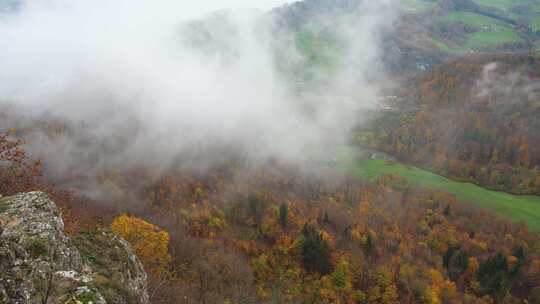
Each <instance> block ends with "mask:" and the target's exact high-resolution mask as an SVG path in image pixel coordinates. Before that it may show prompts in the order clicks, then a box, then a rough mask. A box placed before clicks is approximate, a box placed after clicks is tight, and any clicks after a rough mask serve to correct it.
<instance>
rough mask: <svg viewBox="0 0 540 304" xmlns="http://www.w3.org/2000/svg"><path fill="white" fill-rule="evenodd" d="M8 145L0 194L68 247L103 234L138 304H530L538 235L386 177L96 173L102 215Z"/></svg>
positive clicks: (237, 171)
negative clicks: (136, 280)
mask: <svg viewBox="0 0 540 304" xmlns="http://www.w3.org/2000/svg"><path fill="white" fill-rule="evenodd" d="M10 138H11V136H10V135H8V136H4V137H2V138H1V140H2V141H1V147H2V150H1V152H2V154H1V155H2V160H3V161H7V162H9V164H10V165H9V167H7V169H9V170H8V171H5V172H6V173H5V174H3V175H2V177H1V180H0V182H1V188H0V191H1V192H2V193H3V194H7V195H9V194H11V193H13V192H18V191H28V190H44V191H47V192H48V193H49V195H50V196H51V197H52V198H54V199H55V200H56V201H57V202H58V204H59V205H60V207H61V208H62V212H63V214H64V221H65V223H66V231H67V232H68V233H70V234H71V235H72V236H73V237H74V238H75V239H79V235H82V236H84V237H85V238H88V237H90V240H92V235H94V236H95V237H97V236H98V235H99V232H98V231H99V230H96V229H101V228H103V227H108V226H110V227H111V229H112V230H113V231H114V232H116V233H119V234H120V235H122V236H123V237H124V238H126V239H127V240H128V241H130V242H131V246H132V247H133V248H134V250H135V252H136V253H137V254H138V256H139V258H140V259H141V260H142V262H143V263H144V264H145V268H146V270H147V272H148V273H149V275H150V278H149V285H150V286H149V294H150V299H151V301H152V303H177V300H178V299H183V301H184V302H185V303H223V302H225V303H283V302H292V303H493V302H497V303H514V302H515V303H518V302H521V301H523V300H527V301H529V303H536V302H538V301H539V300H540V298H539V296H540V293H539V292H540V290H539V287H538V286H539V283H540V277H539V273H540V272H539V267H540V254H539V251H538V250H539V249H538V245H539V244H540V239H539V238H538V235H535V234H531V233H529V232H528V229H527V228H526V226H524V225H515V224H511V223H509V222H508V221H507V220H505V219H502V218H500V217H497V216H494V215H493V214H491V213H487V212H484V211H480V210H478V209H474V208H470V207H467V206H466V205H463V204H461V203H458V202H456V200H455V198H453V197H452V196H450V195H448V194H445V193H442V192H434V191H424V190H419V189H415V188H413V187H411V186H410V185H409V184H408V183H407V182H406V181H405V180H404V179H402V178H400V177H399V176H392V175H387V176H383V177H381V178H379V180H378V181H377V183H376V184H364V183H362V182H359V181H357V180H356V179H354V178H351V177H347V176H343V175H341V174H339V173H337V172H335V171H334V170H332V169H324V168H320V167H311V168H310V167H297V166H292V167H291V166H290V165H286V164H284V163H279V162H274V163H268V164H264V165H261V164H250V162H249V161H245V160H242V159H238V158H237V159H231V160H230V161H229V162H227V163H224V164H222V165H220V166H217V167H213V168H209V169H208V170H206V171H205V172H204V173H202V172H201V173H196V172H193V171H191V170H187V171H186V170H175V169H170V170H168V171H167V172H160V174H159V175H156V172H155V171H153V170H152V169H151V168H144V167H141V168H139V169H135V168H132V169H130V170H129V171H116V170H115V171H113V170H105V171H103V172H102V173H101V174H100V180H99V182H100V183H102V185H103V186H106V187H109V188H111V189H115V190H114V191H115V193H116V197H115V198H114V200H115V205H114V206H113V207H111V205H110V204H106V201H101V202H100V201H95V200H94V201H92V200H89V199H87V198H84V197H81V196H78V195H76V193H69V192H62V191H58V190H55V189H54V186H53V185H51V184H48V183H47V181H46V180H44V179H42V178H40V177H39V173H40V169H39V167H36V166H35V165H32V164H31V162H29V160H27V159H26V158H25V157H24V154H23V151H22V150H20V149H19V147H18V144H17V142H13V141H12V140H11V139H10ZM135 185H136V186H135ZM134 198H138V200H137V201H134V200H133V199H134ZM107 206H108V207H107ZM0 207H1V205H0ZM0 210H1V209H0ZM126 212H127V213H126ZM151 223H158V224H157V225H156V224H151ZM96 232H97V233H96ZM95 241H96V242H99V239H95ZM88 259H89V260H88V262H89V263H101V262H100V260H95V259H92V258H91V257H89V258H88ZM106 279H107V280H108V279H110V278H106ZM104 280H105V278H104Z"/></svg>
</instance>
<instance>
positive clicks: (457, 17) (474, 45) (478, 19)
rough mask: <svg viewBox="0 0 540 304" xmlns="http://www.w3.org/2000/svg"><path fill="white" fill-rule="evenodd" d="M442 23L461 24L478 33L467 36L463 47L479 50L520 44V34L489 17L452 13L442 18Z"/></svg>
mask: <svg viewBox="0 0 540 304" xmlns="http://www.w3.org/2000/svg"><path fill="white" fill-rule="evenodd" d="M443 20H444V22H462V23H463V24H466V25H468V26H472V27H475V28H477V29H478V31H476V32H474V33H471V34H468V35H467V40H466V41H465V43H464V45H463V47H465V48H467V49H480V48H483V47H490V46H496V45H501V44H504V43H511V42H520V41H522V40H523V39H522V37H521V36H520V34H519V33H518V32H517V31H516V30H515V29H513V28H512V27H510V26H508V25H507V24H505V23H503V22H501V21H499V20H497V19H494V18H490V17H486V16H483V15H479V14H474V13H468V12H453V13H450V14H448V15H447V16H445V17H444V19H443Z"/></svg>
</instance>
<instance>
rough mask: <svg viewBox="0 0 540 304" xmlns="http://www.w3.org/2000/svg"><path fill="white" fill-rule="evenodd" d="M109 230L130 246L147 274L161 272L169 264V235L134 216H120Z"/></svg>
mask: <svg viewBox="0 0 540 304" xmlns="http://www.w3.org/2000/svg"><path fill="white" fill-rule="evenodd" d="M111 230H112V231H113V232H114V233H116V234H118V235H120V236H121V237H123V238H124V239H125V240H126V241H128V242H129V243H130V244H131V247H133V250H134V251H135V253H136V254H137V256H139V258H140V259H141V261H142V262H143V264H144V265H145V268H146V269H147V271H149V272H153V273H157V272H160V271H163V270H164V269H165V268H166V267H167V265H168V264H169V262H170V260H171V257H170V255H169V233H168V232H167V231H165V230H163V229H161V228H159V227H158V226H156V225H154V224H151V223H148V222H147V221H145V220H142V219H140V218H137V217H135V216H129V215H121V216H119V217H117V218H116V219H115V220H114V221H113V223H112V224H111Z"/></svg>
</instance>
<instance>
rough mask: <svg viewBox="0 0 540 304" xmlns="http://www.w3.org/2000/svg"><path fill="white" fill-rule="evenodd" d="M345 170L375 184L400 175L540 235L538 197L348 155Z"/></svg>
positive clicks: (539, 203)
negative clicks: (539, 232) (514, 193)
mask: <svg viewBox="0 0 540 304" xmlns="http://www.w3.org/2000/svg"><path fill="white" fill-rule="evenodd" d="M339 159H340V161H341V163H342V164H343V165H344V166H345V169H346V170H348V171H351V172H352V173H353V174H355V175H357V176H360V177H362V178H365V179H367V180H369V181H375V180H376V179H377V178H378V177H379V176H381V175H384V174H399V175H400V176H402V177H405V178H406V179H407V180H409V182H410V183H411V184H414V185H417V186H420V187H426V188H429V189H436V190H441V191H445V192H448V193H451V194H453V195H455V196H456V198H457V199H458V200H459V201H461V202H466V203H471V204H473V205H474V206H477V207H480V208H484V209H486V210H490V211H493V212H497V213H499V214H501V215H503V216H505V217H507V218H509V219H511V220H513V221H517V222H525V223H527V225H528V226H529V227H530V229H531V230H534V231H540V197H539V196H518V195H511V194H508V193H503V192H497V191H491V190H488V189H485V188H482V187H479V186H476V185H474V184H470V183H462V182H456V181H453V180H450V179H448V178H445V177H442V176H440V175H437V174H433V173H431V172H428V171H425V170H422V169H419V168H416V167H411V166H407V165H403V164H400V163H396V162H390V161H386V160H382V159H375V160H372V159H365V160H359V161H358V160H356V161H355V160H353V158H352V157H350V155H346V154H342V155H341V156H339Z"/></svg>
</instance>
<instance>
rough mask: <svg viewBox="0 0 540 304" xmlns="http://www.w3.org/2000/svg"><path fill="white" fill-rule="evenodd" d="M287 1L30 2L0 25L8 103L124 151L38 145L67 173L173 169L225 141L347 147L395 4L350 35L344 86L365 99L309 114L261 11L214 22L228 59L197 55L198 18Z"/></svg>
mask: <svg viewBox="0 0 540 304" xmlns="http://www.w3.org/2000/svg"><path fill="white" fill-rule="evenodd" d="M281 3H283V1H279V2H278V1H270V2H269V1H266V0H264V1H243V0H241V1H239V0H236V1H195V2H192V1H181V2H180V1H172V0H159V1H142V0H118V1H108V0H94V1H88V0H48V1H45V0H43V1H40V0H35V1H32V2H29V4H28V5H25V6H23V8H22V10H21V11H20V12H19V13H17V14H16V15H14V16H10V17H6V18H4V19H2V20H1V21H0V45H2V48H0V103H4V104H16V105H18V106H25V107H27V108H31V109H34V110H35V111H37V112H43V111H45V112H48V113H52V114H53V115H55V116H58V117H62V118H64V119H67V120H75V121H84V122H86V123H87V125H88V123H90V126H91V128H88V129H87V130H86V131H85V132H90V133H91V136H93V137H94V138H97V139H98V140H99V139H102V140H103V141H104V142H107V143H112V145H113V147H112V148H111V147H109V148H108V150H109V151H113V152H112V153H108V154H107V155H99V154H97V155H98V156H97V157H96V156H95V155H94V156H93V157H91V156H92V155H93V154H92V153H91V152H92V149H101V148H102V147H103V146H104V145H97V144H93V145H92V146H90V147H89V146H87V145H88V141H85V143H86V146H85V145H81V143H80V142H79V141H77V140H73V139H70V138H56V139H54V140H53V142H47V140H50V139H47V138H48V137H46V136H40V135H39V134H36V135H35V138H30V139H29V140H28V142H29V143H30V144H31V145H32V146H31V147H29V150H31V151H32V152H35V153H40V155H43V157H44V158H45V159H47V160H48V163H49V164H52V165H50V166H49V167H51V168H58V169H59V170H60V171H63V170H68V169H69V168H70V166H79V167H80V166H81V163H82V164H84V163H87V162H88V159H94V162H95V161H97V162H98V163H91V164H90V163H89V164H88V165H89V166H90V167H92V168H99V167H102V166H105V167H108V168H109V167H110V166H112V165H114V166H117V165H119V164H121V165H124V166H131V163H133V162H135V163H137V164H141V163H145V164H149V165H154V164H155V165H158V164H157V163H159V165H160V166H167V165H168V164H170V163H171V162H173V160H174V159H177V157H176V156H177V155H178V154H179V153H184V152H185V151H192V152H191V153H195V154H196V155H199V154H200V153H201V151H206V152H208V151H209V150H211V149H207V148H208V145H215V144H219V143H223V144H226V145H229V146H230V145H231V144H232V145H235V146H237V147H238V148H240V149H245V150H246V151H247V152H249V153H251V155H254V156H256V157H258V158H264V157H266V156H280V157H290V158H297V157H299V156H301V155H303V154H304V153H305V151H306V147H311V148H308V149H311V150H313V147H317V146H323V143H324V142H326V141H327V140H331V141H334V142H335V141H336V140H337V139H338V138H341V137H343V138H344V137H345V136H346V134H345V133H344V131H345V130H347V127H348V126H352V125H353V124H354V120H355V119H357V118H358V117H355V114H356V110H358V108H361V107H362V106H365V105H366V104H370V103H372V102H373V101H374V99H375V95H376V89H375V88H373V87H371V86H370V85H368V84H367V82H366V81H365V80H364V78H363V75H365V74H368V73H373V71H372V70H370V68H371V67H370V65H371V64H372V63H373V62H374V61H375V60H377V58H378V55H379V48H378V45H377V39H376V33H377V32H378V31H377V29H379V27H380V26H381V25H382V24H384V23H387V22H388V18H389V15H387V14H385V13H384V12H388V10H387V7H388V5H389V3H390V1H381V2H377V3H371V2H366V3H365V4H364V5H363V6H362V7H360V8H359V15H357V16H355V17H354V18H352V19H351V24H345V25H343V26H341V27H340V28H338V30H339V31H340V32H341V33H338V34H339V35H341V36H343V37H342V38H344V39H348V40H350V42H351V43H350V45H351V48H350V49H351V50H353V53H344V54H343V58H342V59H343V66H344V67H345V68H344V70H343V73H338V74H336V78H335V79H336V85H337V84H338V83H339V86H336V88H337V87H340V92H339V94H343V93H345V94H348V93H351V95H352V96H354V100H352V101H348V102H347V103H344V102H340V101H335V102H328V100H327V101H325V102H320V100H319V99H317V98H316V97H314V98H311V99H308V100H303V101H302V102H308V103H309V108H310V111H309V115H306V113H304V112H302V111H301V108H298V106H297V105H298V100H297V96H295V95H294V94H291V92H289V90H288V85H287V84H286V83H283V79H281V78H280V77H279V75H277V73H276V69H275V62H274V60H275V58H274V53H273V50H272V48H271V43H270V42H271V41H272V37H270V36H268V33H266V32H265V31H264V28H262V29H261V28H258V27H257V29H256V23H257V22H258V20H260V19H258V18H259V17H260V14H261V12H257V11H253V10H251V9H248V10H242V9H240V10H236V9H235V10H231V11H230V12H229V13H226V14H223V15H221V16H220V17H219V18H221V19H219V18H218V19H217V21H216V22H210V23H208V26H207V30H208V31H209V32H210V33H212V35H213V36H214V37H213V38H214V39H215V40H217V41H220V42H222V44H223V45H219V47H218V49H219V50H217V51H216V50H214V51H210V52H202V51H201V50H200V49H197V48H193V47H192V46H191V45H189V43H186V38H188V37H185V36H186V34H185V33H184V32H183V31H182V28H183V27H184V26H185V22H186V21H188V20H193V19H197V18H201V16H205V17H204V18H207V17H209V16H208V13H209V12H213V11H215V10H222V9H223V8H225V7H236V8H239V7H240V8H246V7H248V8H249V7H251V8H252V7H254V6H257V7H258V8H270V7H271V6H275V5H278V4H281ZM248 4H251V5H248ZM187 40H189V39H187ZM221 49H225V50H227V52H223V50H221ZM224 54H225V55H224ZM352 68H354V69H352ZM344 84H345V86H344ZM349 90H354V92H349ZM326 91H327V92H328V93H331V92H332V88H330V87H329V88H328V90H326ZM330 97H331V96H330ZM134 122H135V124H133V123H134ZM126 137H127V138H129V140H126V141H125V142H123V141H120V140H119V138H126ZM43 140H45V141H43ZM118 142H122V144H117V145H118V146H117V147H114V144H115V143H118ZM105 146H106V145H105ZM205 147H206V148H205ZM217 157H218V158H219V157H220V156H219V153H218V156H217ZM187 162H190V161H187ZM60 174H61V172H60Z"/></svg>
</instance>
